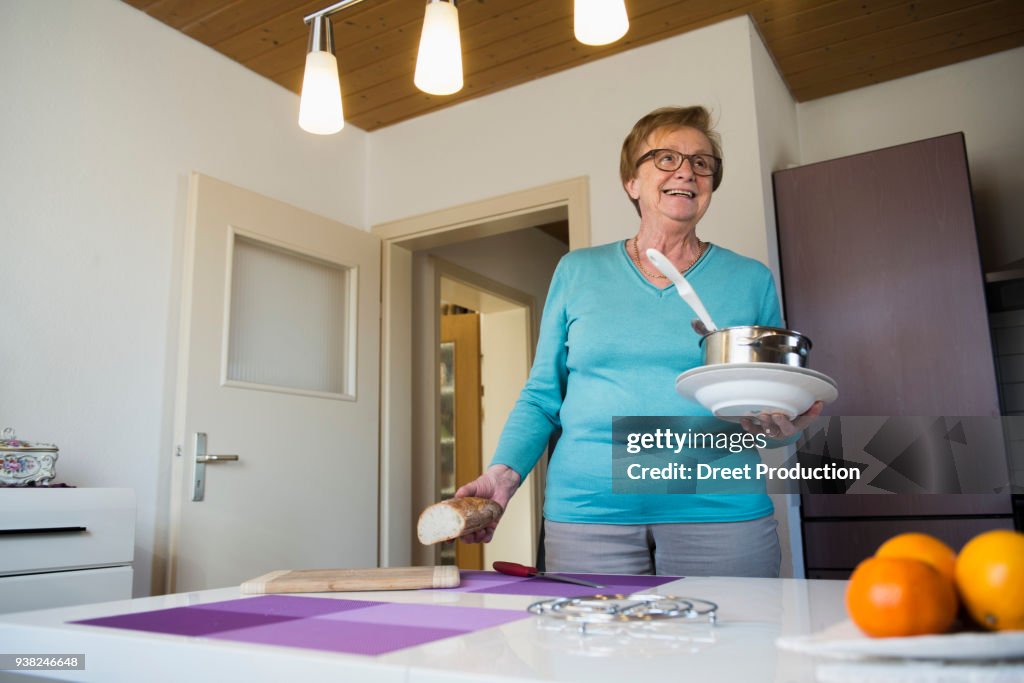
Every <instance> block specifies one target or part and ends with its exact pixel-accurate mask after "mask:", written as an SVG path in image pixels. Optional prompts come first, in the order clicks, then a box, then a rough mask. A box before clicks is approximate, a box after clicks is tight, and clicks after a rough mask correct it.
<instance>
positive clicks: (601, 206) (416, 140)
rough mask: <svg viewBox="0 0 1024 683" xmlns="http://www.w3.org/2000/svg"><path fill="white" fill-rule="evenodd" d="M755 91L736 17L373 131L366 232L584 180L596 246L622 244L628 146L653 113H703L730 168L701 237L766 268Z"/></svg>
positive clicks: (628, 227) (743, 25) (630, 214)
mask: <svg viewBox="0 0 1024 683" xmlns="http://www.w3.org/2000/svg"><path fill="white" fill-rule="evenodd" d="M704 55H707V56H704ZM751 81H752V75H751V63H750V36H749V19H747V18H746V17H738V18H736V19H732V20H729V21H726V22H723V23H721V24H716V25H714V26H709V27H707V28H703V29H700V30H697V31H694V32H692V33H688V34H685V35H681V36H675V37H673V38H669V39H666V40H663V41H660V42H657V43H653V44H651V45H646V46H643V47H639V48H636V49H633V50H629V51H628V52H624V53H621V54H618V55H615V56H614V57H611V58H607V59H602V60H599V61H596V62H592V63H590V64H585V65H582V66H579V67H577V68H574V69H570V70H568V71H563V72H560V73H557V74H553V75H551V76H548V77H546V78H541V79H539V80H535V81H531V82H529V83H525V84H523V85H520V86H517V87H515V88H511V89H509V90H505V91H503V92H499V93H495V94H493V95H488V96H486V97H482V98H479V99H475V100H471V101H469V102H464V103H462V104H458V105H455V106H452V107H448V108H446V109H444V110H443V111H439V112H435V113H432V114H428V115H426V116H421V117H419V118H416V119H413V120H410V121H406V122H403V123H399V124H397V125H394V126H389V127H387V128H384V129H381V130H377V131H374V132H373V134H372V135H371V136H370V140H369V152H368V154H369V175H368V177H369V181H368V182H369V189H370V197H369V204H368V209H367V211H368V218H369V222H370V223H371V224H376V223H382V222H385V221H389V220H394V219H397V218H403V217H406V216H411V215H416V214H420V213H424V212H427V211H432V210H435V209H441V208H445V207H449V206H455V205H458V204H463V203H466V202H470V201H474V200H478V199H483V198H487V197H493V196H497V195H502V194H505V193H508V192H512V191H516V190H521V189H524V188H529V187H536V186H538V185H543V184H545V183H549V182H553V181H558V180H564V179H566V178H572V177H578V176H583V175H586V176H589V177H590V202H591V204H590V212H591V213H590V215H591V224H592V232H591V243H592V244H595V245H596V244H602V243H605V242H611V241H614V240H617V239H624V238H626V237H629V236H630V235H632V234H633V233H634V232H635V231H636V229H637V227H638V224H639V219H638V218H637V216H636V213H635V211H634V209H633V206H632V204H631V203H630V202H629V201H628V199H627V198H626V195H625V193H624V192H623V190H622V185H621V182H620V181H619V176H618V163H619V149H620V148H621V146H622V141H623V139H624V138H625V137H626V134H627V133H628V132H629V130H630V128H631V127H632V126H633V124H634V123H635V122H636V121H637V119H639V118H640V117H641V116H643V115H644V114H646V113H648V112H649V111H651V110H652V109H655V108H657V107H661V106H666V105H673V104H677V105H690V104H704V105H705V106H708V107H709V108H710V109H712V111H713V114H714V116H715V118H716V119H717V120H718V129H719V131H720V132H721V134H722V138H723V142H724V148H725V157H726V163H725V169H726V170H725V179H724V182H723V184H722V187H721V189H719V190H718V191H717V192H716V193H715V198H714V200H713V201H712V204H711V208H710V210H709V211H708V214H707V215H706V216H705V218H704V220H703V222H702V223H701V228H700V230H699V234H700V235H701V237H703V238H704V239H709V240H712V241H714V242H716V243H719V244H722V245H724V246H727V247H729V248H732V249H735V250H737V251H739V252H741V253H745V254H747V255H750V256H753V257H754V258H758V259H761V260H766V259H767V247H766V238H765V235H766V232H765V230H766V225H765V215H764V211H763V197H762V193H763V190H764V188H763V183H762V179H761V172H760V169H759V168H758V165H757V163H756V159H757V156H758V140H757V133H758V130H757V125H756V122H755V113H754V92H753V89H752V87H751V86H750V84H751ZM397 158H401V159H402V162H403V163H402V164H400V165H396V164H394V163H393V160H394V159H397Z"/></svg>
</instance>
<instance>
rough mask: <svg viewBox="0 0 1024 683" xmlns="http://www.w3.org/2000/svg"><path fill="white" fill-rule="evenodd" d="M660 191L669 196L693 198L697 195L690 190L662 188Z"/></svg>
mask: <svg viewBox="0 0 1024 683" xmlns="http://www.w3.org/2000/svg"><path fill="white" fill-rule="evenodd" d="M662 192H664V193H665V194H667V195H669V196H670V197H686V198H687V199H693V198H694V197H696V196H697V193H696V192H690V191H689V190H662Z"/></svg>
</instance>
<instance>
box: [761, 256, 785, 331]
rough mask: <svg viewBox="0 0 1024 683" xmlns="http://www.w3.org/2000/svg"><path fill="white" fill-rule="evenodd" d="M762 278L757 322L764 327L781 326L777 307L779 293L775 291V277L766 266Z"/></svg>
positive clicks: (780, 315)
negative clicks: (759, 310) (763, 280)
mask: <svg viewBox="0 0 1024 683" xmlns="http://www.w3.org/2000/svg"><path fill="white" fill-rule="evenodd" d="M764 279H765V283H764V285H763V291H762V293H761V312H760V313H759V314H758V322H757V324H758V325H765V326H766V327H782V309H781V308H780V307H779V295H778V293H777V292H776V291H775V278H774V277H772V273H771V271H770V270H768V269H767V268H765V269H764Z"/></svg>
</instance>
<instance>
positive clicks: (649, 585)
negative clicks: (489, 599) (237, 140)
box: [444, 569, 682, 598]
mask: <svg viewBox="0 0 1024 683" xmlns="http://www.w3.org/2000/svg"><path fill="white" fill-rule="evenodd" d="M460 574H461V575H462V582H461V583H460V584H459V586H458V588H446V589H444V590H453V591H462V592H466V593H499V594H503V595H537V596H543V597H551V598H581V597H583V596H585V595H596V594H598V593H600V594H603V595H608V594H614V593H622V594H623V595H630V594H631V593H641V592H645V591H650V590H652V589H654V588H657V587H658V586H661V585H663V584H666V583H669V582H670V581H675V580H676V579H680V578H682V577H679V576H632V575H628V574H561V576H569V577H572V578H574V579H583V580H585V581H590V582H592V583H597V584H601V585H602V586H603V588H591V587H589V586H577V585H576V584H572V583H565V582H563V581H551V580H550V579H545V578H543V577H536V578H531V579H526V578H523V577H521V576H507V575H505V574H499V573H497V572H481V571H472V570H466V569H463V570H462V571H461V572H460Z"/></svg>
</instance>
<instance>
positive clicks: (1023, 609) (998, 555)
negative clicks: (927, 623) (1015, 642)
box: [956, 529, 1024, 631]
mask: <svg viewBox="0 0 1024 683" xmlns="http://www.w3.org/2000/svg"><path fill="white" fill-rule="evenodd" d="M956 587H957V589H958V590H959V591H960V597H961V598H963V601H964V606H965V607H967V611H968V612H969V613H970V615H971V617H973V618H974V620H975V621H977V622H978V623H979V624H981V625H982V626H984V627H985V628H987V629H989V630H990V631H1019V630H1024V534H1022V533H1019V532H1016V531H1009V530H1006V529H999V530H996V531H986V532H985V533H983V534H979V535H978V536H975V537H974V538H972V539H971V540H970V541H968V542H967V545H965V546H964V547H963V549H962V550H961V551H960V554H959V555H958V556H957V558H956Z"/></svg>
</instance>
